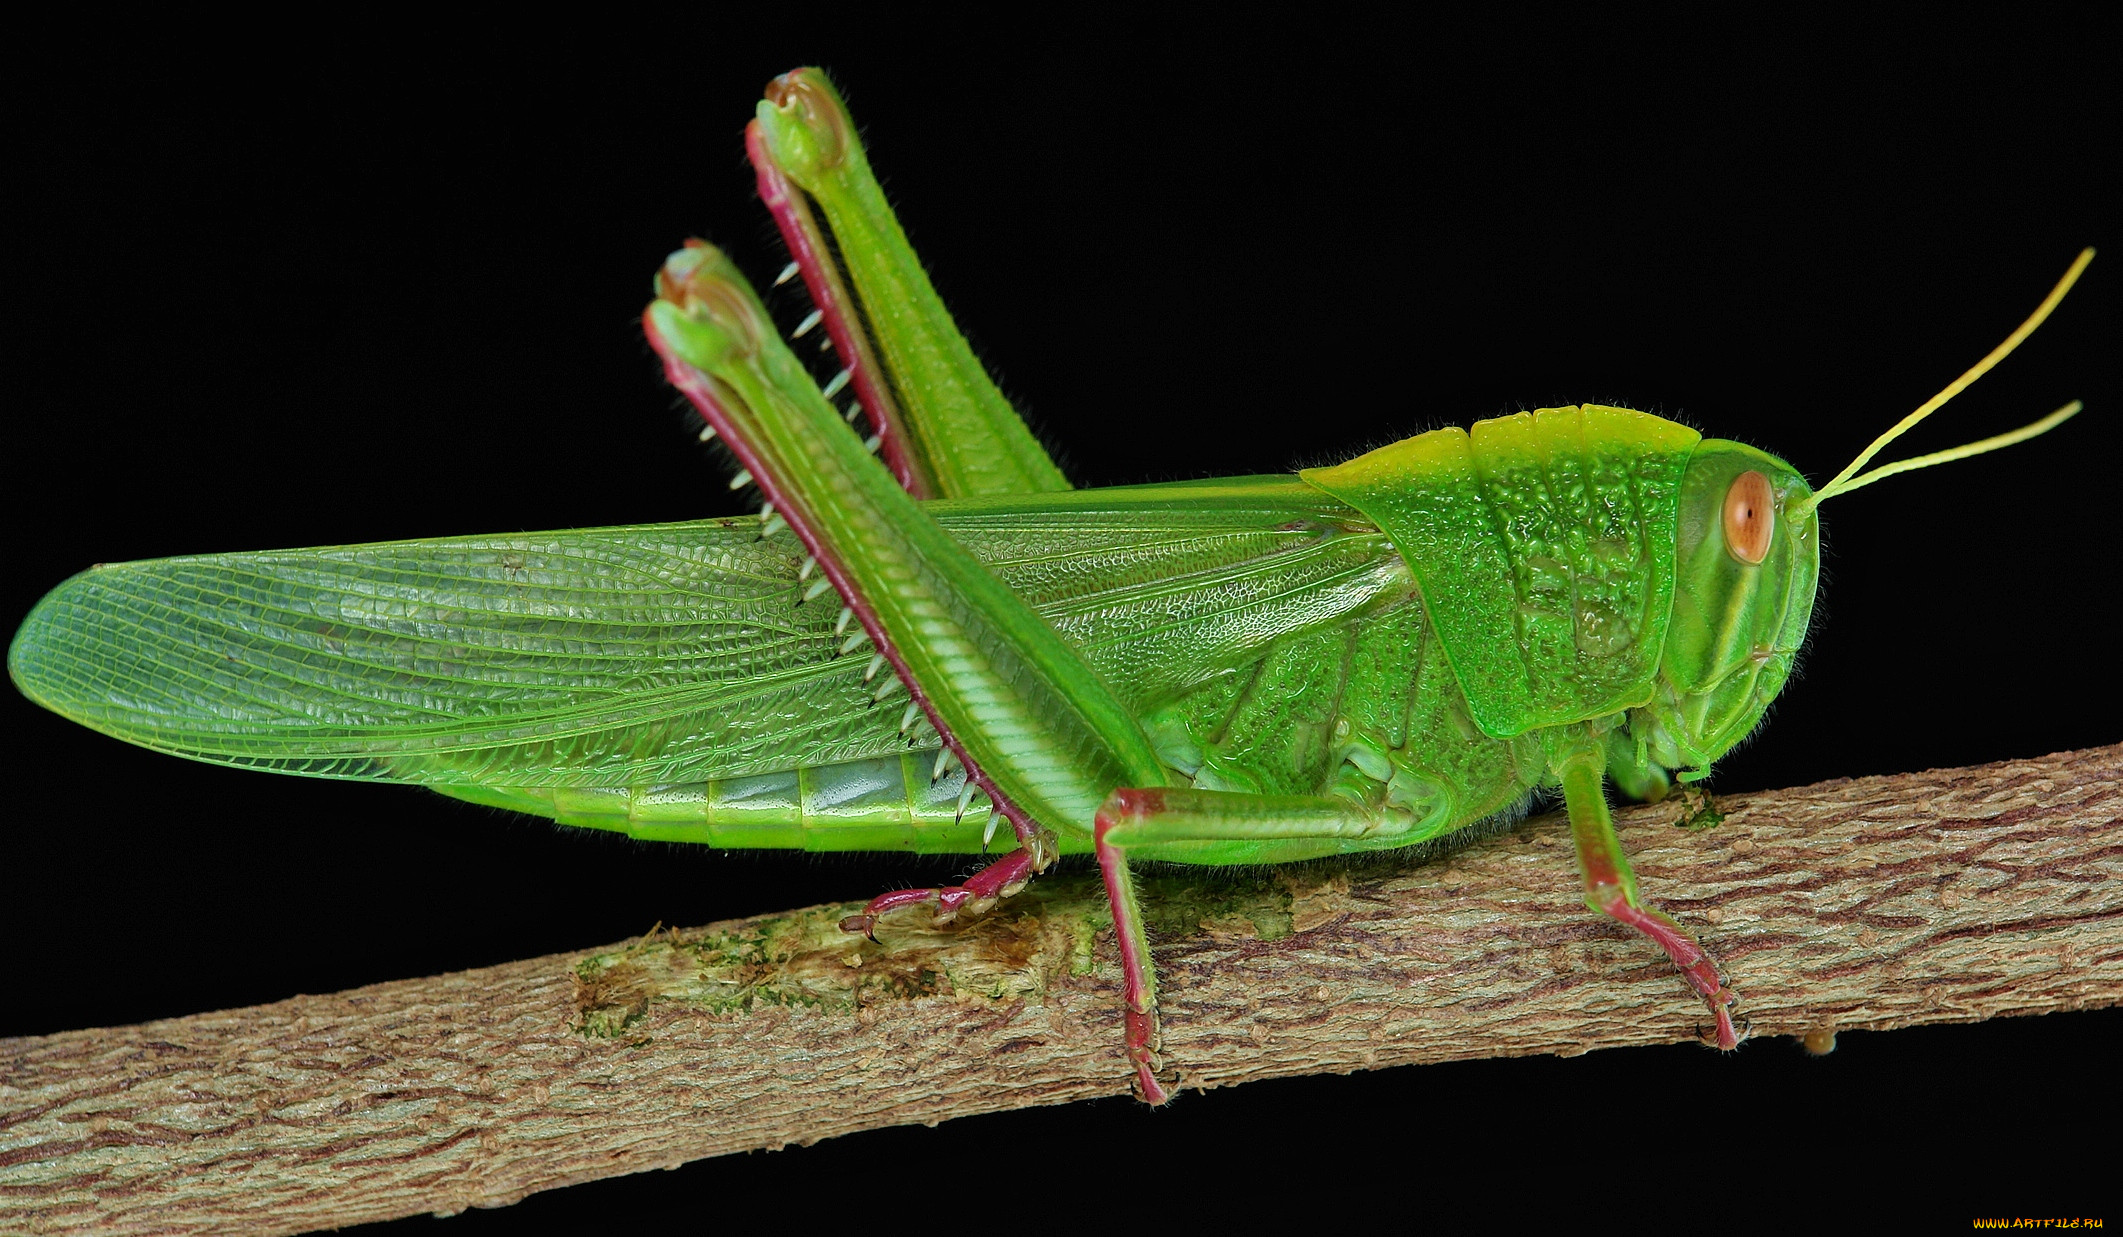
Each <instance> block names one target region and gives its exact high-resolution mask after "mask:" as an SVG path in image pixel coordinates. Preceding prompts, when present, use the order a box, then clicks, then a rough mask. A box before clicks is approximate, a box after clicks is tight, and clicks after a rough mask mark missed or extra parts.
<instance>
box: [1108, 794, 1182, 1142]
mask: <svg viewBox="0 0 2123 1237" xmlns="http://www.w3.org/2000/svg"><path fill="white" fill-rule="evenodd" d="M1164 805H1165V803H1164V795H1163V794H1161V793H1159V792H1158V791H1156V790H1116V791H1114V792H1113V794H1112V796H1111V797H1110V798H1108V799H1107V800H1106V802H1105V803H1104V805H1102V806H1101V807H1100V808H1099V809H1098V817H1097V827H1096V830H1095V831H1094V833H1093V834H1092V837H1093V839H1094V840H1093V845H1094V847H1095V848H1096V849H1097V851H1098V871H1099V875H1100V876H1102V877H1103V878H1104V879H1105V882H1106V900H1107V901H1108V902H1110V903H1111V904H1112V906H1113V937H1114V941H1115V943H1116V944H1117V945H1118V946H1119V948H1120V974H1121V997H1122V1006H1121V1017H1122V1020H1123V1022H1124V1023H1125V1025H1126V1035H1127V1052H1128V1063H1129V1064H1131V1065H1133V1066H1134V1067H1135V1080H1136V1083H1137V1084H1138V1085H1139V1086H1141V1087H1142V1090H1143V1099H1144V1100H1145V1101H1146V1102H1148V1103H1151V1104H1162V1103H1164V1102H1165V1101H1166V1100H1168V1099H1171V1098H1172V1093H1171V1092H1169V1091H1167V1090H1165V1086H1164V1084H1163V1083H1161V1082H1159V1081H1158V1080H1157V1068H1156V1067H1157V1061H1156V1058H1155V1056H1154V1055H1153V1047H1154V1041H1155V1040H1156V1038H1157V1008H1156V1004H1155V1002H1153V1001H1152V1000H1151V999H1150V985H1149V983H1148V975H1149V968H1150V960H1149V959H1148V958H1145V957H1143V956H1142V953H1141V952H1140V950H1138V949H1137V942H1139V941H1140V940H1141V939H1142V932H1141V930H1140V925H1138V924H1136V923H1135V915H1134V910H1133V908H1134V902H1133V900H1132V899H1130V898H1129V897H1128V888H1127V880H1128V861H1127V859H1126V858H1124V857H1123V856H1122V855H1121V852H1120V848H1119V847H1117V846H1114V845H1113V844H1112V843H1110V842H1108V841H1106V834H1107V833H1108V832H1109V831H1110V830H1111V829H1112V828H1113V826H1114V825H1116V824H1118V823H1120V821H1121V820H1122V819H1123V818H1126V817H1141V816H1149V815H1155V814H1156V813H1158V812H1160V811H1162V810H1163V809H1164Z"/></svg>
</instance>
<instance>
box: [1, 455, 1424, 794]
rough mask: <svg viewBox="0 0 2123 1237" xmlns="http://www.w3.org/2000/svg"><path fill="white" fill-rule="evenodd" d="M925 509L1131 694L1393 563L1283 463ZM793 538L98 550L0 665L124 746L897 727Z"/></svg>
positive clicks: (483, 773)
mask: <svg viewBox="0 0 2123 1237" xmlns="http://www.w3.org/2000/svg"><path fill="white" fill-rule="evenodd" d="M930 509H931V510H932V511H933V512H934V513H935V514H936V515H937V516H938V517H939V518H940V519H941V520H942V522H943V523H944V525H945V527H946V528H948V529H949V530H950V531H951V532H952V534H953V536H955V537H956V538H957V539H958V540H959V541H960V542H961V543H963V544H964V545H965V546H966V547H967V548H968V549H969V550H971V551H972V552H973V553H974V555H975V556H976V557H978V558H980V559H981V560H982V561H983V562H984V563H986V564H987V566H988V567H989V568H990V569H991V570H992V571H994V572H995V573H996V574H997V575H998V576H999V577H1000V578H1001V579H1002V580H1003V581H1004V582H1005V583H1006V584H1009V585H1010V586H1011V587H1012V588H1013V589H1014V590H1016V591H1017V592H1019V593H1020V594H1021V595H1022V596H1024V597H1025V598H1026V599H1027V600H1028V601H1030V602H1031V603H1032V604H1033V605H1034V606H1035V607H1036V608H1037V609H1038V610H1039V612H1040V614H1041V615H1042V616H1043V617H1045V618H1046V619H1047V620H1048V621H1049V622H1050V623H1052V624H1053V625H1054V627H1055V628H1056V630H1057V631H1059V632H1060V633H1061V634H1062V636H1063V637H1064V639H1066V640H1067V641H1069V642H1070V643H1071V644H1073V645H1074V646H1076V647H1077V648H1078V649H1079V650H1080V651H1081V652H1082V655H1083V656H1084V657H1085V659H1086V661H1087V662H1088V663H1089V664H1091V665H1092V666H1093V667H1094V668H1095V669H1097V670H1098V671H1099V673H1100V674H1101V675H1102V677H1104V678H1105V679H1106V680H1107V681H1108V682H1109V683H1111V684H1113V685H1114V687H1115V690H1116V691H1117V692H1118V693H1119V694H1121V695H1122V696H1123V698H1124V699H1126V700H1127V701H1128V702H1129V703H1130V704H1131V705H1132V706H1133V707H1136V708H1139V709H1140V708H1147V707H1151V706H1153V705H1155V704H1158V703H1161V702H1162V701H1164V700H1168V699H1171V698H1173V697H1175V696H1177V695H1178V694H1180V693H1182V692H1184V691H1186V690H1187V689H1188V688H1190V687H1192V686H1195V685H1197V684H1199V683H1201V682H1204V681H1206V680H1208V679H1210V678H1213V677H1215V676H1216V675H1217V674H1219V673H1220V672H1224V671H1228V670H1230V669H1233V668H1235V667H1239V666H1243V665H1246V664H1249V663H1251V662H1252V661H1254V660H1257V659H1258V658H1259V656H1260V655H1261V654H1262V652H1263V651H1264V650H1265V649H1266V647H1267V646H1268V645H1269V644H1271V643H1272V642H1274V641H1275V640H1276V639H1278V638H1280V637H1282V636H1284V635H1288V634H1291V633H1293V632H1297V631H1304V630H1311V629H1313V628H1316V627H1318V626H1321V625H1323V624H1326V623H1330V622H1334V621H1338V620H1339V619H1341V618H1343V617H1345V616H1347V615H1348V614H1350V613H1352V612H1354V611H1356V610H1358V609H1360V608H1363V607H1365V606H1367V605H1369V604H1372V603H1373V601H1374V600H1375V599H1378V598H1380V597H1382V596H1385V595H1387V594H1393V595H1396V596H1397V595H1400V592H1404V591H1405V587H1406V583H1407V580H1406V576H1405V574H1404V570H1403V569H1402V567H1401V565H1400V561H1399V557H1398V555H1396V554H1394V553H1393V551H1392V548H1391V546H1390V544H1389V543H1388V542H1387V541H1386V539H1385V538H1384V537H1383V536H1381V535H1380V534H1379V533H1377V532H1376V531H1375V530H1374V529H1372V528H1371V527H1370V526H1369V525H1368V524H1366V523H1365V522H1364V521H1363V520H1362V518H1361V517H1359V516H1356V515H1355V514H1354V513H1353V512H1352V511H1350V510H1349V509H1348V508H1346V507H1343V506H1341V505H1339V504H1338V503H1335V502H1334V501H1333V500H1331V499H1328V498H1326V497H1325V496H1324V495H1321V494H1320V493H1319V492H1318V491H1316V490H1313V489H1312V488H1311V487H1309V486H1305V485H1303V484H1302V483H1300V482H1298V481H1296V480H1295V479H1294V478H1251V479H1237V480H1232V481H1220V482H1214V483H1206V484H1197V485H1176V486H1146V487H1133V488H1130V489H1122V490H1102V491H1076V492H1068V493H1059V494H1045V495H1036V496H1030V497H1026V498H1019V499H1007V500H971V501H960V502H947V503H935V504H930ZM802 556H803V551H802V549H801V547H800V546H799V545H798V543H797V542H796V540H795V539H794V538H793V537H789V536H787V535H781V536H776V537H770V538H767V539H766V540H761V539H760V538H759V536H758V523H757V521H756V520H754V519H751V518H749V517H747V518H741V519H730V520H709V521H696V522H689V523H681V524H661V525H646V526H641V527H630V528H596V529H579V530H573V531H567V532H556V533H524V534H515V535H504V536H490V537H457V538H447V539H441V540H429V541H405V542H389V543H381V544H376V545H364V546H339V547H329V548H322V549H309V550H286V551H272V552H266V553H253V554H216V555H200V556H196V557H189V558H172V559H161V560H156V561H151V562H139V563H120V564H113V565H109V566H101V567H97V568H93V569H91V570H89V571H86V572H83V573H82V574H80V575H78V576H75V577H74V578H73V579H71V580H68V581H67V582H66V583H64V584H62V585H60V586H59V587H58V588H57V589H55V590H53V592H52V593H51V594H50V595H49V596H47V597H45V598H44V600H43V601H42V602H40V603H39V604H38V605H37V607H36V609H34V610H33V611H32V612H31V613H30V615H29V617H28V619H27V620H25V622H24V623H23V626H22V629H21V631H20V632H19V633H18V634H17V635H16V637H15V642H14V645H13V646H12V648H11V649H10V650H9V653H8V669H9V672H10V673H11V674H12V676H13V677H14V679H15V681H16V683H17V684H18V685H19V686H20V687H21V689H22V691H23V692H24V694H26V695H28V696H29V697H30V698H32V699H34V700H36V701H37V702H39V703H40V704H43V705H45V706H46V707H48V708H50V709H52V710H54V711H55V712H58V713H60V714H63V715H64V716H66V717H68V718H71V719H73V720H75V721H78V722H80V723H82V724H83V725H86V726H89V727H92V728H94V729H96V730H100V731H102V732H104V733H106V734H110V735H113V736H115V737H118V738H121V739H125V740H127V741H129V742H132V743H138V744H140V745H142V746H145V747H150V748H154V749H157V750H160V751H165V752H171V753H174V754H177V755H182V756H188V757H192V758H195V759H201V760H208V761H214V762H218V763H223V764H232V765H242V766H249V767H254V768H266V769H274V770H279V771H283V772H290V773H300V774H307V775H311V776H319V777H338V778H356V779H372V780H375V779H390V780H400V781H412V782H419V783H425V784H430V785H486V786H641V785H653V784H661V783H670V782H692V781H702V780H707V779H711V778H724V777H741V776H748V775H753V774H759V773H766V772H774V771H781V770H788V769H794V768H803V767H815V766H818V765H822V764H833V763H839V762H842V761H849V760H859V759H864V758H867V757H871V756H877V755H882V754H885V753H888V752H897V751H902V750H905V748H906V746H907V740H906V738H905V737H904V736H902V735H901V734H900V733H899V722H900V717H901V709H900V707H899V706H898V705H890V706H884V707H878V706H873V704H872V702H871V698H870V690H869V685H865V683H864V682H863V671H864V668H865V666H866V664H867V662H868V660H869V653H868V650H867V648H863V649H858V650H855V651H853V652H851V653H849V654H847V655H841V654H839V651H838V650H839V648H840V645H841V643H842V637H841V636H840V635H836V633H835V631H834V621H835V618H836V616H837V613H838V608H837V606H836V605H835V604H834V602H833V600H832V599H831V596H830V595H828V596H826V597H824V598H821V599H819V600H816V601H814V602H812V603H810V604H808V605H804V604H800V603H799V599H800V597H801V595H802V592H803V589H804V585H802V584H799V583H798V581H797V573H798V568H799V566H800V565H801V562H802ZM850 630H854V629H852V628H851V629H850ZM934 742H935V740H934V736H933V734H930V735H929V738H928V743H929V745H933V744H934Z"/></svg>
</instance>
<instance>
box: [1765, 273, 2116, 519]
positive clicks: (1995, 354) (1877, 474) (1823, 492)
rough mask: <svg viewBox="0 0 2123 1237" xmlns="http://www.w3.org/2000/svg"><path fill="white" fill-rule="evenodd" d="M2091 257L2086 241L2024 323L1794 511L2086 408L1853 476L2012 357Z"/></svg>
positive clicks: (2004, 442)
mask: <svg viewBox="0 0 2123 1237" xmlns="http://www.w3.org/2000/svg"><path fill="white" fill-rule="evenodd" d="M2093 260H2094V251H2093V247H2092V246H2090V245H2089V246H2088V247H2086V248H2085V249H2082V250H2080V251H2079V256H2078V257H2077V258H2076V259H2074V260H2073V261H2072V264H2071V269H2070V270H2067V271H2065V272H2064V278H2062V279H2059V280H2058V281H2057V286H2056V287H2054V288H2051V289H2050V290H2049V295H2048V296H2046V297H2044V298H2043V299H2042V303H2041V304H2040V305H2037V306H2035V311H2034V312H2033V313H2031V314H2029V315H2028V316H2027V321H2025V322H2022V323H2021V324H2020V326H2019V329H2018V330H2015V331H2014V332H2013V333H2012V334H2010V335H2007V336H2006V337H2005V342H2004V343H2002V344H1999V345H1998V346H1997V347H1995V348H1992V349H1991V350H1990V355H1989V356H1986V357H1984V358H1983V359H1982V360H1980V361H1977V362H1976V363H1975V364H1974V365H1973V366H1971V367H1970V368H1969V370H1968V372H1967V373H1965V374H1962V375H1961V376H1960V377H1958V378H1956V379H1954V380H1953V381H1952V382H1949V383H1947V384H1946V389H1945V390H1943V391H1941V392H1939V393H1938V394H1937V395H1934V396H1932V397H1931V398H1930V399H1928V400H1925V401H1924V403H1923V404H1922V405H1921V406H1920V407H1918V409H1917V410H1916V411H1915V412H1912V413H1910V414H1909V415H1908V416H1906V417H1903V418H1902V419H1901V420H1900V421H1897V422H1896V423H1895V426H1894V428H1893V429H1891V430H1888V431H1887V432H1886V433H1884V434H1882V435H1880V436H1879V437H1878V438H1875V439H1873V440H1872V445H1871V446H1869V447H1867V448H1865V449H1864V450H1863V451H1860V452H1858V458H1856V459H1854V460H1852V461H1850V463H1849V464H1848V465H1847V466H1845V467H1844V469H1843V471H1841V472H1839V473H1837V474H1836V475H1835V477H1834V479H1832V480H1830V481H1829V483H1828V484H1827V485H1824V486H1822V487H1821V488H1820V489H1818V490H1816V491H1814V494H1813V497H1812V498H1810V499H1807V500H1806V501H1804V502H1803V503H1801V504H1800V505H1799V508H1798V510H1796V511H1794V512H1793V513H1792V514H1793V515H1794V516H1803V515H1805V513H1806V512H1807V511H1809V510H1811V509H1812V508H1814V507H1817V506H1819V505H1820V504H1821V503H1823V502H1826V501H1827V500H1828V499H1831V498H1834V497H1835V496H1836V495H1838V494H1848V493H1849V492H1850V491H1852V490H1854V489H1857V488H1858V487H1859V486H1865V485H1871V484H1872V483H1873V482H1875V481H1878V480H1880V479H1881V478H1883V477H1892V476H1893V475H1895V474H1896V473H1898V472H1910V471H1912V470H1914V469H1918V468H1929V467H1931V466H1932V465H1934V464H1944V463H1946V462H1948V461H1949V460H1962V459H1967V458H1968V457H1969V456H1971V455H1981V454H1983V453H1984V452H1985V451H1995V450H1997V449H1998V448H1999V447H2009V446H2011V445H2012V444H2014V443H2016V442H2025V441H2026V440H2028V439H2030V438H2033V437H2034V436H2035V435H2037V434H2046V433H2048V432H2049V431H2050V430H2053V429H2055V428H2056V427H2057V426H2059V425H2062V424H2063V423H2064V422H2066V421H2068V420H2070V419H2071V418H2072V417H2073V416H2075V415H2076V414H2077V413H2078V412H2079V410H2080V409H2081V408H2083V407H2085V405H2084V404H2082V403H2080V402H2079V401H2078V400H2073V401H2071V402H2070V403H2068V404H2066V405H2064V406H2063V407H2062V408H2059V409H2057V410H2056V411H2055V412H2052V413H2050V414H2049V415H2048V416H2046V417H2043V418H2042V419H2041V420H2039V421H2036V422H2035V423H2034V424H2032V425H2023V426H2021V427H2020V428H2019V429H2016V430H2012V431H2009V432H2007V433H2003V434H1999V435H1997V436H1995V437H1992V438H1985V439H1983V440H1982V441H1981V442H1971V443H1968V444H1967V445H1965V446H1959V447H1951V448H1948V449H1947V450H1944V451H1934V452H1932V453H1931V454H1930V455H1920V456H1917V457H1916V458H1915V459H1908V460H1902V461H1899V462H1897V463H1893V464H1884V465H1882V466H1880V467H1878V468H1875V469H1873V470H1872V471H1871V472H1869V473H1866V474H1864V475H1863V476H1855V475H1854V474H1856V473H1857V471H1858V470H1859V469H1860V468H1863V467H1865V465H1866V464H1867V463H1869V462H1871V460H1872V457H1873V456H1875V455H1878V454H1879V453H1880V450H1881V448H1883V447H1885V446H1886V445H1887V444H1888V443H1891V442H1893V441H1894V440H1895V439H1897V438H1900V437H1901V436H1902V435H1904V434H1906V433H1908V432H1909V431H1910V430H1911V429H1912V428H1914V427H1915V426H1916V424H1917V422H1919V421H1922V420H1923V419H1924V418H1926V417H1928V416H1930V415H1931V414H1932V413H1934V412H1937V411H1938V410H1939V409H1940V408H1942V407H1944V406H1945V405H1946V401H1948V400H1950V399H1952V398H1953V397H1954V396H1956V395H1959V394H1960V393H1961V392H1963V391H1965V390H1967V389H1968V387H1969V384H1971V383H1973V382H1974V381H1975V380H1976V379H1978V378H1981V377H1982V376H1983V375H1985V374H1987V373H1989V372H1990V371H1991V369H1992V367H1994V366H1995V365H1997V363H1998V362H2000V361H2002V360H2004V359H2005V358H2006V357H2007V356H2010V355H2011V354H2012V350H2013V349H2015V348H2017V347H2019V346H2020V344H2021V343H2022V342H2024V341H2025V340H2026V339H2027V337H2028V336H2029V335H2032V334H2034V333H2035V328H2036V327H2038V326H2040V325H2042V323H2043V321H2044V320H2045V319H2047V318H2048V317H2049V315H2050V311H2052V310H2054V309H2055V308H2056V307H2057V305H2058V303H2059V302H2061V301H2062V300H2063V299H2064V294H2065V293H2067V292H2069V291H2071V286H2072V285H2073V284H2075V283H2077V282H2079V274H2080V272H2082V271H2084V270H2085V269H2086V264H2087V263H2089V262H2091V261H2093Z"/></svg>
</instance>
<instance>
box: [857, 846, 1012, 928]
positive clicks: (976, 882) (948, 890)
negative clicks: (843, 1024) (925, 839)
mask: <svg viewBox="0 0 2123 1237" xmlns="http://www.w3.org/2000/svg"><path fill="white" fill-rule="evenodd" d="M1038 863H1039V856H1038V855H1037V854H1036V853H1034V852H1033V851H1032V850H1030V849H1025V850H1013V851H1011V852H1010V853H1009V854H1007V855H1004V856H1003V857H1002V858H1000V859H998V860H996V861H995V862H994V863H991V864H989V865H988V866H987V867H984V868H982V869H981V870H980V871H978V872H975V873H974V874H973V875H971V876H969V877H967V878H966V883H965V884H963V885H945V886H943V887H942V888H939V889H895V890H893V891H892V892H891V893H881V894H878V895H877V896H876V897H874V898H872V899H870V904H869V905H868V906H865V907H863V908H862V913H861V914H859V915H850V916H848V917H847V918H846V919H843V920H841V921H840V930H841V931H843V932H860V933H862V934H863V935H864V936H867V937H869V938H870V939H871V940H873V941H874V940H876V939H877V934H876V932H875V931H873V929H874V928H875V927H876V926H877V918H878V916H880V915H883V914H885V913H886V912H888V911H896V910H898V909H899V908H901V907H903V906H924V905H928V904H930V903H934V904H935V906H936V920H935V921H936V922H937V923H940V924H941V923H949V922H951V921H952V920H953V919H956V918H957V917H958V913H959V912H960V911H962V910H968V909H970V910H971V911H972V912H973V913H974V914H979V913H980V912H981V911H984V910H986V909H987V908H988V907H989V906H990V905H992V904H994V903H995V902H996V901H997V900H998V899H1001V898H1007V897H1009V896H1010V895H1011V894H1014V893H1016V892H1017V891H1018V890H1020V889H1023V888H1024V887H1025V883H1026V882H1027V881H1029V880H1031V879H1032V877H1033V876H1034V875H1036V874H1037V873H1038V870H1039V868H1038Z"/></svg>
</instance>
